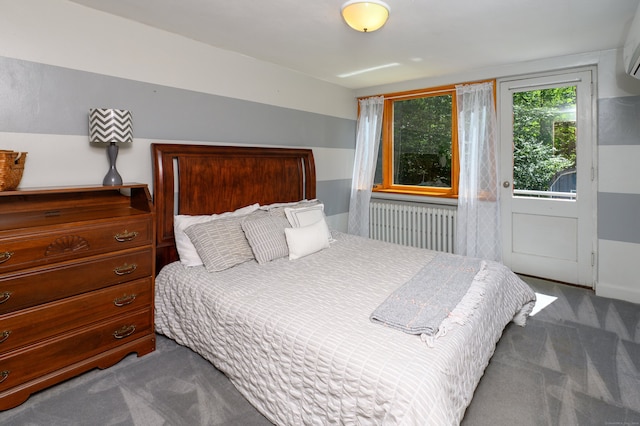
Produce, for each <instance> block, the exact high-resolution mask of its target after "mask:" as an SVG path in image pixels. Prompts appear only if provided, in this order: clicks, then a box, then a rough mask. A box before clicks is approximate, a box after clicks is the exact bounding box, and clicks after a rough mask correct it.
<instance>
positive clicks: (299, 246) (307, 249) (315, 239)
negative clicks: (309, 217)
mask: <svg viewBox="0 0 640 426" xmlns="http://www.w3.org/2000/svg"><path fill="white" fill-rule="evenodd" d="M328 233H329V228H328V227H327V223H326V222H325V220H324V218H323V219H321V220H319V221H318V222H316V223H314V224H312V225H309V226H304V227H302V228H285V230H284V234H285V236H286V238H287V245H288V246H289V260H295V259H299V258H301V257H305V256H308V255H310V254H312V253H315V252H318V251H320V250H322V249H326V248H327V247H329V238H327V234H328Z"/></svg>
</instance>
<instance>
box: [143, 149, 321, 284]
mask: <svg viewBox="0 0 640 426" xmlns="http://www.w3.org/2000/svg"><path fill="white" fill-rule="evenodd" d="M151 149H152V152H153V188H154V189H153V192H154V204H155V209H156V220H157V223H156V273H157V272H159V271H160V269H161V268H162V267H163V266H164V265H166V264H168V263H170V262H173V261H175V260H178V253H177V251H176V246H175V240H174V238H173V216H174V215H175V214H187V215H206V214H213V213H223V212H226V211H232V210H235V209H238V208H240V207H244V206H247V205H249V204H253V203H260V204H261V205H264V204H271V203H277V202H289V201H299V200H302V199H305V198H307V199H312V198H315V197H316V171H315V165H314V160H313V152H312V151H311V150H310V149H294V148H254V147H236V146H215V145H183V144H159V143H154V144H151Z"/></svg>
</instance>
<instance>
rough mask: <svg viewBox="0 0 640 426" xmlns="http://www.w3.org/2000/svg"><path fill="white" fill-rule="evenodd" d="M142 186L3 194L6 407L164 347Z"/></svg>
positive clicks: (1, 332) (0, 389)
mask: <svg viewBox="0 0 640 426" xmlns="http://www.w3.org/2000/svg"><path fill="white" fill-rule="evenodd" d="M154 223H155V221H154V212H153V204H152V202H151V197H150V194H149V190H148V189H147V187H146V185H143V184H128V185H122V186H117V187H105V186H99V187H91V186H87V187H73V188H34V189H28V190H20V191H8V192H0V410H6V409H9V408H12V407H15V406H16V405H19V404H21V403H22V402H24V401H25V400H26V399H27V398H28V397H29V396H30V395H31V394H32V393H33V392H35V391H38V390H40V389H43V388H45V387H48V386H51V385H53V384H55V383H58V382H60V381H63V380H66V379H68V378H70V377H73V376H75V375H77V374H80V373H83V372H85V371H88V370H90V369H93V368H107V367H109V366H111V365H113V364H115V363H117V362H118V361H120V360H121V359H122V358H124V357H125V356H126V355H127V354H129V353H133V352H135V353H137V354H138V356H142V355H145V354H147V353H149V352H151V351H153V350H154V349H155V333H154V329H153V284H154V282H153V280H154V262H155V253H154V246H153V236H154V235H155V233H154Z"/></svg>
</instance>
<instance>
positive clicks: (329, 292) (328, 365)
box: [152, 144, 535, 425]
mask: <svg viewBox="0 0 640 426" xmlns="http://www.w3.org/2000/svg"><path fill="white" fill-rule="evenodd" d="M152 151H153V158H154V193H155V194H154V198H155V206H156V217H157V227H156V230H157V231H156V232H157V235H156V254H157V264H156V266H157V270H158V271H159V273H158V275H157V278H156V300H155V308H156V316H155V318H156V320H155V321H156V331H157V332H159V333H161V334H163V335H165V336H167V337H169V338H171V339H173V340H175V341H176V342H177V343H179V344H181V345H185V346H188V347H189V348H191V349H192V350H194V351H196V352H198V353H199V354H201V355H202V356H203V357H205V358H206V359H208V360H209V361H210V362H212V363H213V364H214V365H215V366H216V367H217V368H218V369H220V370H221V371H222V372H224V373H225V374H226V375H227V376H228V377H229V379H230V380H231V382H232V383H233V384H234V385H235V386H236V387H237V389H238V390H239V391H240V392H241V393H242V394H243V395H244V396H245V397H246V398H247V400H248V401H249V402H250V403H251V404H253V405H254V406H255V407H256V408H257V409H258V410H259V411H260V412H262V413H263V414H264V415H265V416H266V417H267V418H268V419H269V420H270V421H272V422H273V423H275V424H278V425H302V424H308V425H316V424H318V425H320V424H340V425H342V424H344V425H351V424H353V425H449V424H451V425H454V424H459V423H460V421H461V419H462V418H463V416H464V412H465V409H466V407H467V406H468V405H469V403H470V401H471V399H472V397H473V393H474V390H475V388H476V386H477V384H478V382H479V380H480V378H481V377H482V374H483V371H484V369H485V368H486V366H487V364H488V362H489V359H490V358H491V356H492V354H493V351H494V349H495V345H496V343H497V341H498V340H499V339H500V336H501V335H502V331H503V329H504V327H505V326H506V325H507V324H508V323H509V322H511V321H513V322H515V323H516V324H519V325H522V326H524V325H525V322H526V318H527V315H528V314H529V312H530V311H531V309H532V308H533V305H534V301H535V295H534V293H533V291H532V290H531V289H530V288H529V287H528V286H527V285H526V284H525V283H524V282H522V281H521V280H520V279H519V278H518V277H517V276H516V275H515V274H513V273H512V272H511V271H509V270H508V269H507V268H505V267H504V266H502V265H501V264H498V263H495V262H484V261H482V262H480V261H478V262H479V263H478V264H479V265H480V269H479V270H471V271H472V272H471V273H470V276H471V277H472V279H470V280H469V283H468V290H467V291H466V292H464V294H463V295H462V296H461V299H460V300H459V301H457V302H456V303H455V305H454V306H453V309H451V310H450V311H448V312H447V315H446V316H445V317H444V319H443V320H442V322H441V323H440V324H439V326H438V327H437V330H436V331H437V333H435V334H429V335H425V334H415V333H414V334H412V333H408V332H403V331H401V330H398V329H396V327H393V326H390V325H388V324H384V323H380V322H378V321H374V320H373V319H372V318H373V315H372V314H373V313H374V312H377V311H378V309H379V308H380V307H381V306H382V305H384V303H385V302H386V301H387V300H389V299H392V297H391V295H394V294H396V292H397V291H398V289H401V288H405V286H406V284H407V283H409V282H411V281H412V279H413V278H415V277H416V276H418V275H419V274H421V273H424V272H425V271H426V273H430V271H432V270H435V269H434V267H432V266H431V265H434V264H435V262H436V261H438V260H440V259H442V258H443V255H441V254H439V253H436V252H433V251H428V250H422V249H416V248H412V247H405V246H399V245H394V244H391V243H384V242H380V241H375V240H369V239H365V238H361V237H357V236H353V235H348V234H345V233H342V232H338V231H336V230H329V229H328V228H327V227H326V221H324V220H320V219H318V211H320V212H322V211H323V205H322V200H317V199H316V194H315V166H314V162H313V154H312V151H311V150H306V149H289V148H252V147H223V146H212V145H180V144H152ZM309 212H312V213H313V214H312V216H313V217H314V218H315V219H313V220H309V218H310V217H312V216H309V215H308V213H309ZM319 217H320V218H322V214H320V216H319ZM199 221H201V222H199ZM296 221H300V222H301V223H297V222H296ZM305 221H306V222H305ZM258 223H259V224H260V225H257V224H258ZM186 225H188V226H186ZM321 225H322V226H321ZM238 227H240V229H241V232H244V237H238V235H240V234H238ZM283 227H284V228H285V231H284V234H285V235H284V238H285V242H286V244H285V246H286V249H287V250H288V254H284V255H283V252H282V250H283V248H282V238H283V236H282V234H283V230H282V228H283ZM231 229H233V231H231ZM256 229H257V231H256ZM212 230H213V231H212ZM183 234H187V237H188V240H189V241H190V242H191V243H192V244H193V247H190V248H189V250H190V251H188V250H187V249H185V248H184V247H182V248H181V249H178V248H177V245H176V244H178V246H181V245H182V244H185V241H186V239H185V235H183ZM289 237H291V238H289ZM236 238H239V240H238V241H237V242H238V245H241V244H245V245H246V243H247V242H249V247H250V248H251V250H252V253H253V257H251V256H249V257H247V254H246V250H245V249H246V247H244V246H243V247H244V248H243V249H242V250H240V249H237V247H235V246H234V244H236V243H233V244H231V243H228V241H231V240H233V239H236ZM243 238H244V241H240V240H242V239H243ZM227 239H228V241H227ZM276 240H277V242H275V241H276ZM189 241H187V242H189ZM317 241H320V242H321V243H317ZM232 246H233V247H232ZM310 246H312V247H310ZM194 248H195V252H196V253H197V254H202V256H200V259H195V258H194V259H195V260H194V259H189V255H188V254H187V253H190V255H193V252H194ZM179 252H180V254H179ZM236 252H238V253H240V252H242V253H244V254H242V255H238V258H237V259H235V260H234V259H232V260H229V259H227V257H229V256H231V257H233V256H235V255H236V254H237V253H236ZM231 253H235V254H234V255H231ZM183 257H184V259H183ZM196 257H197V256H196ZM212 259H217V260H212ZM221 259H222V260H221ZM446 259H447V261H450V260H451V258H449V257H447V258H446ZM198 260H199V261H201V264H197V261H198ZM461 260H463V261H468V260H469V259H468V258H462V259H461ZM191 261H193V262H195V263H189V262H191ZM187 265H191V266H187ZM465 268H466V266H465ZM465 270H467V272H469V270H468V268H467V269H465Z"/></svg>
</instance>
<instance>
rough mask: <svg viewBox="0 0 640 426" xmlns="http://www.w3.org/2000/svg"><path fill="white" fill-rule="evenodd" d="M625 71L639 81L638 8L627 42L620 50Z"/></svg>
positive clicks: (639, 20) (639, 26) (639, 13)
mask: <svg viewBox="0 0 640 426" xmlns="http://www.w3.org/2000/svg"><path fill="white" fill-rule="evenodd" d="M622 59H623V61H624V68H625V71H626V72H627V73H628V74H629V75H631V76H632V77H635V78H638V79H640V7H639V8H638V10H636V15H635V17H634V18H633V21H632V22H631V26H630V27H629V34H628V35H627V41H626V42H625V44H624V48H623V50H622Z"/></svg>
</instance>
